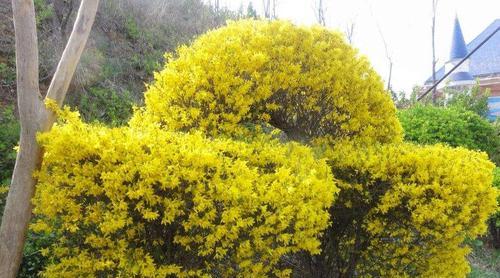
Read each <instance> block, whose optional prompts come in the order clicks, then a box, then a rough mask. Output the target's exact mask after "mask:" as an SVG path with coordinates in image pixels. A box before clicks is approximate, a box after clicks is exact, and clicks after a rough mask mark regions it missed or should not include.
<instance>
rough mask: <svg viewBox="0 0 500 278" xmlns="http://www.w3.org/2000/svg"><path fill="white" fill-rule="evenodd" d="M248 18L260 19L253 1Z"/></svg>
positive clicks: (249, 6) (248, 10) (248, 8)
mask: <svg viewBox="0 0 500 278" xmlns="http://www.w3.org/2000/svg"><path fill="white" fill-rule="evenodd" d="M246 17H247V18H253V19H257V17H258V15H257V11H256V10H255V8H254V7H253V3H252V1H250V2H249V3H248V6H247V14H246Z"/></svg>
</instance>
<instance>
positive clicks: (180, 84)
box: [133, 20, 401, 142]
mask: <svg viewBox="0 0 500 278" xmlns="http://www.w3.org/2000/svg"><path fill="white" fill-rule="evenodd" d="M145 102H146V107H145V111H144V113H143V114H141V115H140V114H136V119H134V120H133V122H137V123H138V124H139V125H142V124H143V123H144V122H145V121H146V122H156V123H159V124H161V125H162V126H164V127H166V128H168V129H171V130H179V131H186V130H191V129H197V130H201V131H203V132H205V133H207V134H209V135H218V134H229V135H232V136H234V135H236V136H241V135H243V134H245V131H246V129H245V124H247V123H256V122H264V123H269V124H271V125H272V126H274V127H276V128H278V129H280V130H282V131H284V132H285V133H286V134H287V136H288V137H289V138H291V139H295V140H298V141H309V140H311V139H318V138H322V139H327V140H328V141H333V142H335V141H337V140H339V139H341V138H345V137H355V138H363V139H370V140H375V141H379V142H394V141H398V140H401V127H400V124H399V122H398V120H397V117H396V116H395V107H394V104H393V103H392V101H391V99H390V96H389V94H387V93H386V92H385V91H384V89H383V84H382V82H381V79H380V77H379V75H378V74H376V73H375V71H374V70H373V69H372V67H371V66H370V64H369V62H368V61H367V59H366V58H365V57H361V56H360V55H359V54H358V52H357V50H356V49H354V48H352V47H351V46H350V45H349V44H347V43H346V42H345V40H344V38H343V37H342V35H341V34H340V33H336V32H331V31H329V30H327V29H325V28H322V27H319V26H317V27H297V26H295V25H293V24H292V23H290V22H287V21H271V22H269V21H254V20H244V21H238V22H229V23H228V26H226V27H224V28H220V29H217V30H214V31H210V32H208V33H207V34H205V35H203V36H201V37H200V38H198V39H197V40H196V41H195V42H194V43H193V44H192V45H191V46H184V47H181V48H179V49H178V51H177V53H176V55H175V58H174V56H172V55H169V56H168V62H167V64H166V66H165V68H164V69H163V70H162V71H161V72H159V73H157V74H155V82H154V83H153V84H152V85H150V86H149V88H148V91H147V92H146V94H145Z"/></svg>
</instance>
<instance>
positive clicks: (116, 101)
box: [75, 88, 134, 126]
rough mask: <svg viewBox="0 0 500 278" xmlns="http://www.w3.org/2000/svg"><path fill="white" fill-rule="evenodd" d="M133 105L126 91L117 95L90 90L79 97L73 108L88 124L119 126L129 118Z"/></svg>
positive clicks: (109, 91) (107, 90)
mask: <svg viewBox="0 0 500 278" xmlns="http://www.w3.org/2000/svg"><path fill="white" fill-rule="evenodd" d="M133 103H134V101H133V99H132V96H131V94H130V93H129V92H127V91H124V92H121V93H117V92H115V91H113V90H110V89H105V88H90V90H89V91H88V92H87V93H86V94H82V95H81V96H80V99H79V102H78V103H76V104H75V106H76V107H78V109H79V111H80V113H81V114H82V117H83V118H84V119H85V120H86V121H88V122H94V121H99V122H102V123H106V124H108V125H111V126H119V125H123V124H124V123H126V122H127V121H128V119H129V118H130V117H131V115H132V105H133Z"/></svg>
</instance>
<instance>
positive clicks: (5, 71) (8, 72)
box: [0, 63, 16, 85]
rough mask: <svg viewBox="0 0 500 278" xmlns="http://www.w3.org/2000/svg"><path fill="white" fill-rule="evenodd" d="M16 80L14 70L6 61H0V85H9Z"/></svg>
mask: <svg viewBox="0 0 500 278" xmlns="http://www.w3.org/2000/svg"><path fill="white" fill-rule="evenodd" d="M15 80H16V71H15V69H13V68H11V67H10V66H9V65H7V64H6V63H0V85H11V84H12V83H14V81H15Z"/></svg>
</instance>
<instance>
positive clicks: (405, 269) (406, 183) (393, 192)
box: [299, 143, 497, 277]
mask: <svg viewBox="0 0 500 278" xmlns="http://www.w3.org/2000/svg"><path fill="white" fill-rule="evenodd" d="M324 152H325V157H327V158H328V159H329V163H330V164H331V165H332V171H333V174H334V176H335V178H336V180H337V185H338V187H339V188H340V194H339V196H338V197H337V198H336V201H335V203H334V205H333V207H332V208H331V210H330V213H331V217H332V221H333V223H332V226H331V227H329V228H328V230H327V231H326V232H325V236H324V237H323V239H322V241H323V243H322V248H323V252H322V254H320V255H319V256H315V257H310V258H308V260H309V261H308V262H307V263H304V265H308V264H309V263H311V264H310V266H311V267H312V268H313V269H306V271H305V274H303V275H302V276H303V277H326V276H328V275H329V274H331V273H337V274H339V275H340V277H353V276H360V277H464V276H465V274H466V273H468V271H469V265H468V262H467V260H466V255H467V253H468V252H469V249H468V247H467V246H466V245H464V244H463V243H464V240H465V239H466V238H475V237H476V236H477V235H479V234H482V233H484V232H485V230H486V225H485V223H486V221H487V219H488V216H489V215H490V214H491V213H492V212H493V211H494V210H495V208H496V201H495V197H496V194H497V193H496V191H495V190H494V189H493V188H492V187H491V181H492V171H493V168H494V165H493V164H492V163H491V162H490V161H488V158H487V156H486V154H484V153H478V152H474V151H470V150H467V149H464V148H456V149H453V148H450V147H446V146H443V145H435V146H416V145H412V144H406V143H405V144H386V145H378V144H372V145H370V146H363V145H357V144H353V143H346V144H337V145H336V147H335V148H328V147H327V148H326V149H325V150H324ZM320 274H321V275H323V276H321V275H320ZM325 275H326V276H325ZM299 276H300V275H299Z"/></svg>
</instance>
